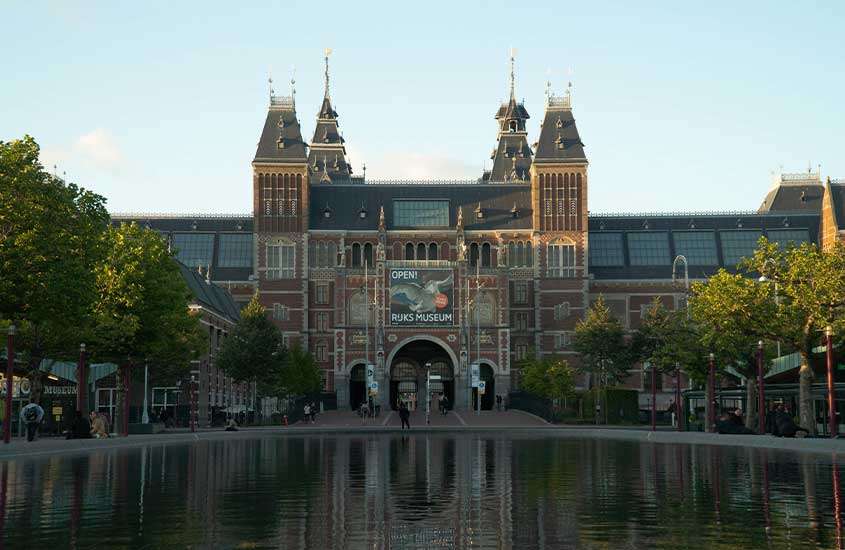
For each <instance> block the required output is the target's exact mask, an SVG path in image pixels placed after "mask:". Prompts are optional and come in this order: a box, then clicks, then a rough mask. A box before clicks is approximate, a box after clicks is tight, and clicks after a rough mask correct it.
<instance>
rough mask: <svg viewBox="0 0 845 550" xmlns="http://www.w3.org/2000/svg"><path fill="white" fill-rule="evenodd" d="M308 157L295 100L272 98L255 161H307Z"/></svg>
mask: <svg viewBox="0 0 845 550" xmlns="http://www.w3.org/2000/svg"><path fill="white" fill-rule="evenodd" d="M307 157H308V152H307V145H306V144H305V142H304V141H303V140H302V131H301V129H300V127H299V120H297V117H296V107H295V105H294V103H293V100H292V99H289V98H284V99H283V100H281V99H277V98H271V102H270V108H269V110H268V111H267V118H266V119H265V120H264V129H263V130H262V131H261V138H260V139H259V141H258V148H257V150H256V151H255V159H254V161H253V162H258V163H261V162H305V160H306V159H307Z"/></svg>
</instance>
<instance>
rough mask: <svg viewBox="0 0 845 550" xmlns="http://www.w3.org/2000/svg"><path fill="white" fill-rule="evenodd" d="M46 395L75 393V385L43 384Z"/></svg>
mask: <svg viewBox="0 0 845 550" xmlns="http://www.w3.org/2000/svg"><path fill="white" fill-rule="evenodd" d="M44 393H45V394H48V395H76V386H44Z"/></svg>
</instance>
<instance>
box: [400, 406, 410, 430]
mask: <svg viewBox="0 0 845 550" xmlns="http://www.w3.org/2000/svg"><path fill="white" fill-rule="evenodd" d="M410 417H411V411H409V410H408V407H407V405H405V402H404V401H402V402H401V403H399V419H400V420H401V421H402V429H403V430H404V429H405V427H406V426H407V427H408V429H409V430H410V429H411V423H410V422H408V419H409V418H410Z"/></svg>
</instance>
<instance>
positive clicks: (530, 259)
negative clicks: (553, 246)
mask: <svg viewBox="0 0 845 550" xmlns="http://www.w3.org/2000/svg"><path fill="white" fill-rule="evenodd" d="M525 265H526V266H528V267H531V266H532V265H534V250H533V248H532V246H531V241H528V242H526V243H525Z"/></svg>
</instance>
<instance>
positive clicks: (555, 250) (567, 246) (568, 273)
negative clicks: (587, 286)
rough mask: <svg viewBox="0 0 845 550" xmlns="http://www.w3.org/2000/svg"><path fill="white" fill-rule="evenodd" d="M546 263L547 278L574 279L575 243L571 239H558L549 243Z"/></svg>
mask: <svg viewBox="0 0 845 550" xmlns="http://www.w3.org/2000/svg"><path fill="white" fill-rule="evenodd" d="M546 263H547V268H548V273H547V274H548V276H549V277H575V275H576V257H575V243H574V242H573V241H572V240H571V239H559V240H557V241H554V242H551V243H549V246H548V249H547V255H546Z"/></svg>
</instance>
